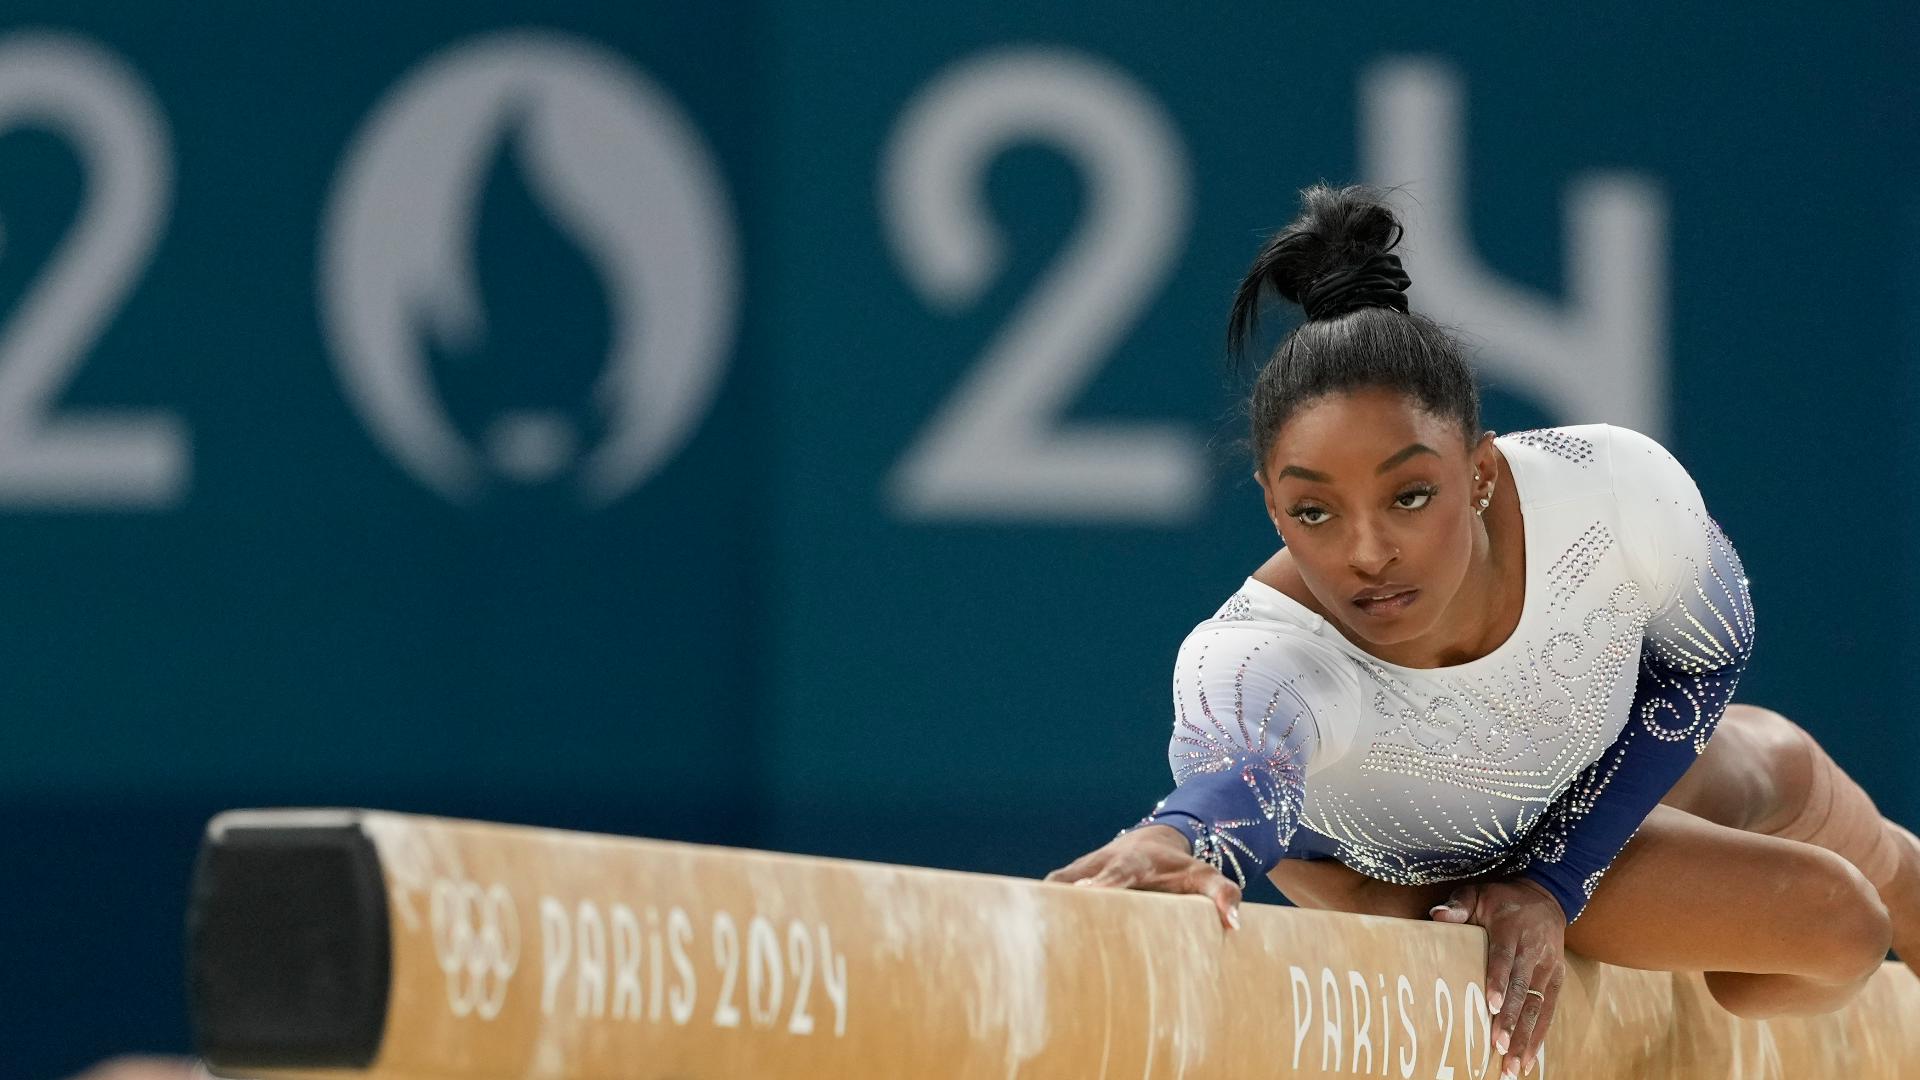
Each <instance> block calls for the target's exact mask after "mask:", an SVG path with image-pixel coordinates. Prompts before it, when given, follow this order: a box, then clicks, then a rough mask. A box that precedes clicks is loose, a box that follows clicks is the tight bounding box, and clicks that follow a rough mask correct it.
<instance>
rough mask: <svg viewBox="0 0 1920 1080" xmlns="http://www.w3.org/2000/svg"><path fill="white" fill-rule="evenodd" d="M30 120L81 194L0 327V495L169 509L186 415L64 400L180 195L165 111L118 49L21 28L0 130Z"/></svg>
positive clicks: (179, 471)
mask: <svg viewBox="0 0 1920 1080" xmlns="http://www.w3.org/2000/svg"><path fill="white" fill-rule="evenodd" d="M25 127H40V128H44V129H47V130H50V131H52V132H53V133H54V134H56V135H58V136H59V137H60V138H61V139H62V140H63V141H64V142H65V143H66V144H67V145H68V146H69V147H70V148H71V149H72V150H73V152H74V154H75V155H76V156H78V158H79V159H80V167H81V170H82V172H83V174H84V176H85V178H86V180H85V182H86V190H85V194H84V196H83V198H82V201H81V204H80V211H79V214H78V216H77V217H76V219H75V221H74V223H73V227H72V228H71V229H70V230H68V232H67V234H66V235H65V236H64V237H62V238H61V240H60V246H59V247H57V248H56V249H55V250H54V252H53V255H52V256H51V257H50V258H49V259H48V261H47V265H46V267H45V268H44V269H43V270H41V271H40V272H39V274H38V275H37V276H36V277H35V279H34V281H33V283H32V284H31V285H30V286H29V287H28V289H27V292H26V295H25V296H24V297H23V298H22V299H21V301H20V303H19V306H18V308H16V309H15V311H14V312H13V314H12V316H11V317H10V318H8V319H7V321H6V324H5V326H4V328H3V329H0V505H15V506H35V507H41V508H49V509H55V508H57V509H73V508H82V507H84V508H89V509H108V510H127V509H139V510H153V509H165V508H168V507H171V506H174V505H176V504H177V503H178V502H179V501H180V499H181V497H182V495H183V494H184V492H185V490H186V486H187V478H188V468H189V465H190V451H189V446H188V431H187V426H186V424H185V423H184V422H183V421H182V420H181V419H180V417H179V416H177V415H175V414H173V413H167V412H159V411H155V410H140V411H134V410H131V409H88V410H85V411H77V410H70V409H60V408H57V407H56V403H57V399H58V397H59V395H60V393H61V391H63V390H65V389H66V387H67V385H68V384H69V383H71V382H72V381H73V378H74V376H75V375H77V374H79V369H80V364H81V362H82V361H84V360H85V359H86V358H87V354H88V353H89V351H90V350H92V348H93V346H94V344H95V343H96V342H97V341H98V340H99V338H100V335H101V333H102V332H104V331H105V330H106V328H107V326H108V325H109V324H110V323H111V322H112V321H113V317H114V315H115V314H116V313H117V312H118V311H119V307H120V304H121V303H122V302H123V301H124V300H125V299H126V296H127V294H128V292H130V291H131V290H132V288H133V286H134V284H135V282H136V281H137V280H138V279H139V276H140V274H141V272H142V271H143V270H144V269H145V268H146V265H147V260H148V258H149V257H150V256H151V255H152V254H153V248H154V244H155V243H156V242H157V241H158V240H159V237H160V231H161V226H162V225H163V224H164V223H165V220H166V216H167V207H168V203H169V201H170V199H171V197H172V192H173V163H172V159H171V154H170V151H169V149H168V145H167V124H166V119H165V117H164V116H162V115H161V111H160V106H159V103H158V102H156V101H155V100H154V96H153V93H152V91H151V90H149V89H148V88H147V85H146V83H145V82H143V81H142V80H141V79H140V77H139V75H137V74H136V73H135V72H134V71H133V70H132V69H130V68H128V67H127V66H126V65H125V64H124V63H122V62H121V61H120V59H119V58H118V57H115V56H113V55H112V54H110V53H107V52H105V51H104V50H102V49H100V48H99V47H98V46H95V45H93V44H91V43H89V42H86V41H83V40H81V39H78V38H73V37H67V36H65V35H57V34H38V33H35V34H15V35H12V36H9V37H7V38H5V39H0V133H4V132H8V131H13V130H15V129H18V128H25ZM0 243H4V233H0Z"/></svg>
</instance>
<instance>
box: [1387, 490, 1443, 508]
mask: <svg viewBox="0 0 1920 1080" xmlns="http://www.w3.org/2000/svg"><path fill="white" fill-rule="evenodd" d="M1432 498H1433V489H1432V488H1430V487H1417V488H1413V489H1411V490H1408V491H1403V492H1401V493H1400V496H1399V498H1396V499H1394V500H1393V505H1395V506H1397V507H1399V508H1400V509H1402V510H1418V509H1420V508H1421V507H1423V506H1425V505H1427V503H1428V501H1429V500H1431V499H1432Z"/></svg>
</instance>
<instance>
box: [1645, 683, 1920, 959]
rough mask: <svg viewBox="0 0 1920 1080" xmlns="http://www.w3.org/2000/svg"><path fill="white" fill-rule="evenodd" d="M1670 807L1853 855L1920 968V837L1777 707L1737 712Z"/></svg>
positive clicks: (1732, 709) (1904, 952)
mask: <svg viewBox="0 0 1920 1080" xmlns="http://www.w3.org/2000/svg"><path fill="white" fill-rule="evenodd" d="M1661 801H1662V802H1665V803H1667V804H1668V805H1670V806H1676V807H1679V808H1680V809H1682V810H1686V811H1687V812H1689V813H1692V814H1695V815H1697V816H1699V817H1703V818H1706V819H1707V820H1708V821H1712V822H1715V823H1717V824H1721V825H1729V826H1732V827H1733V828H1737V829H1745V830H1748V831H1750V832H1758V833H1765V834H1767V835H1769V836H1778V837H1781V838H1783V839H1787V840H1798V841H1800V842H1802V843H1808V844H1813V845H1815V846H1818V847H1823V848H1826V849H1827V850H1828V851H1832V852H1834V853H1836V854H1838V855H1840V856H1841V857H1843V858H1845V859H1846V860H1847V861H1848V862H1850V863H1852V864H1853V865H1854V866H1855V867H1858V868H1859V870H1860V872H1861V873H1862V874H1864V875H1866V878H1867V880H1868V881H1870V882H1872V883H1873V887H1874V890H1875V891H1876V892H1878V893H1879V894H1880V899H1881V902H1883V903H1884V904H1886V906H1887V913H1888V915H1889V917H1890V918H1891V919H1892V922H1893V948H1894V951H1895V952H1896V953H1898V954H1899V956H1900V959H1901V960H1903V961H1905V962H1906V963H1907V965H1908V966H1909V967H1912V968H1915V970H1916V971H1920V840H1916V839H1915V838H1914V835H1913V834H1912V833H1911V832H1908V831H1907V830H1906V829H1904V828H1902V827H1901V826H1900V825H1898V824H1896V823H1894V822H1892V821H1889V820H1887V819H1885V818H1883V817H1881V816H1880V811H1879V809H1878V808H1877V807H1875V806H1874V804H1873V800H1872V799H1871V798H1870V797H1868V795H1867V793H1866V792H1865V791H1863V790H1862V789H1861V787H1860V785H1859V784H1856V783H1854V781H1853V778H1852V777H1850V776H1848V775H1847V774H1846V773H1845V772H1843V771H1842V770H1841V769H1840V766H1839V765H1837V764H1835V763H1834V760H1833V759H1832V758H1831V757H1829V756H1828V755H1827V752H1826V751H1825V750H1823V749H1821V748H1820V745H1819V744H1818V743H1816V742H1815V741H1814V740H1813V737H1812V736H1811V735H1808V734H1807V733H1806V731H1805V730H1803V729H1802V728H1801V727H1800V726H1799V725H1798V724H1795V723H1793V722H1792V721H1791V720H1788V719H1787V718H1786V717H1784V716H1781V715H1780V714H1779V713H1776V712H1773V711H1771V710H1769V709H1760V708H1755V707H1754V706H1751V705H1732V706H1729V707H1728V709H1727V712H1726V715H1725V717H1724V718H1722V720H1721V722H1720V729H1719V730H1718V731H1717V732H1715V733H1714V737H1713V741H1711V742H1710V743H1708V744H1707V752H1706V753H1705V754H1703V755H1701V758H1700V760H1699V761H1698V762H1697V763H1696V764H1695V766H1694V767H1693V768H1692V769H1689V770H1688V771H1687V774H1686V775H1685V776H1684V777H1682V778H1681V780H1680V782H1679V783H1678V784H1676V785H1674V788H1673V790H1672V791H1671V792H1669V793H1668V795H1667V797H1666V798H1665V799H1663V800H1661Z"/></svg>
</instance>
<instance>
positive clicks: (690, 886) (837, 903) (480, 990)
mask: <svg viewBox="0 0 1920 1080" xmlns="http://www.w3.org/2000/svg"><path fill="white" fill-rule="evenodd" d="M1241 926H1242V928H1241V929H1240V930H1239V931H1237V932H1232V933H1229V932H1227V931H1224V930H1222V929H1221V927H1220V925H1219V921H1218V918H1217V917H1216V915H1215V914H1214V910H1213V907H1212V905H1211V903H1210V902H1209V901H1207V900H1205V899H1203V898H1200V897H1194V896H1166V895H1159V894H1152V893H1139V892H1121V891H1116V890H1105V889H1084V888H1073V887H1069V886H1062V885H1047V884H1043V883H1040V882H1034V881H1024V880H1017V879H1012V878H1003V877H994V876H989V875H982V874H966V873H957V872H949V871H939V870H922V869H912V868H906V867H895V866H883V865H877V864H869V863H859V862H848V861H842V860H835V859H819V858H806V857H801V856H793V855H778V854H769V853H765V852H757V851H737V850H731V849H726V848H716V847H704V846H698V845H693V844H679V843H668V842H663V841H656V840H636V839H626V838H619V837H610V836H597V835H591V834H584V833H571V832H560V831H555V830H549V829H537V828H526V827H519V826H510V825H493V824H482V823H478V822H465V821H451V820H445V819H438V818H425V817H412V816H405V815H399V814H388V813H379V812H371V811H358V810H260V811H236V812H232V813H227V814H222V815H220V816H219V817H217V818H215V819H214V820H213V821H212V822H211V824H210V825H209V826H208V829H207V836H206V840H205V843H204V845H203V847H202V849H201V853H200V858H199V863H198V865H197V867H196V870H195V875H194V885H193V899H192V906H191V911H190V914H189V926H188V954H189V956H188V965H189V984H190V991H191V997H192V1010H193V1020H194V1025H195V1028H196V1031H197V1037H198V1042H199V1049H200V1052H201V1054H202V1055H203V1056H204V1057H205V1059H206V1061H207V1063H208V1066H209V1068H210V1069H212V1070H213V1071H214V1072H215V1073H217V1074H219V1075H224V1076H245V1077H259V1078H262V1080H274V1078H280V1077H288V1078H292V1077H334V1078H335V1080H341V1078H342V1076H343V1074H342V1073H341V1072H340V1071H339V1070H355V1071H354V1072H351V1073H348V1074H345V1075H346V1076H348V1077H351V1078H353V1080H360V1078H366V1080H487V1078H496V1077H497V1078H501V1080H506V1078H509V1077H511V1078H516V1080H517V1078H554V1080H560V1078H565V1080H602V1078H606V1080H613V1078H620V1080H638V1078H645V1077H661V1078H666V1077H675V1078H701V1077H715V1078H721V1077H724V1078H736V1077H761V1076H784V1077H835V1078H838V1077H847V1076H874V1077H882V1078H892V1077H937V1078H970V1077H1014V1076H1028V1077H1073V1078H1079V1077H1168V1078H1173V1077H1182V1076H1192V1077H1196V1078H1200V1077H1206V1078H1234V1077H1272V1076H1276V1075H1278V1076H1298V1077H1332V1076H1338V1077H1351V1076H1355V1075H1360V1076H1374V1077H1399V1078H1401V1080H1408V1078H1412V1077H1419V1078H1420V1080H1489V1078H1492V1077H1496V1076H1497V1075H1498V1074H1499V1059H1498V1056H1497V1055H1495V1054H1494V1053H1493V1051H1492V1046H1491V1042H1490V1039H1489V1037H1488V1036H1489V1020H1490V1018H1489V1016H1488V1014H1487V1009H1486V997H1485V994H1484V991H1483V989H1482V987H1481V985H1480V982H1479V980H1480V977H1481V975H1482V974H1483V972H1484V963H1485V960H1484V953H1485V948H1486V945H1485V937H1484V936H1483V934H1482V932H1481V931H1480V930H1479V929H1478V928H1475V927H1466V926H1450V925H1439V924H1431V923H1420V922H1413V921H1408V920H1399V919H1382V918H1372V917H1368V916H1359V915H1343V914H1333V913H1326V912H1314V911H1302V910H1295V909H1290V908H1282V907H1277V906H1267V905H1254V904H1248V905H1246V906H1244V907H1243V908H1242V910H1241ZM1571 966H1572V971H1571V973H1570V974H1569V977H1568V979H1567V982H1566V985H1565V989H1564V991H1563V996H1562V1000H1561V1004H1560V1008H1559V1015H1558V1017H1557V1019H1556V1020H1555V1021H1554V1025H1553V1028H1552V1031H1551V1032H1550V1034H1549V1037H1548V1040H1547V1045H1546V1048H1545V1052H1544V1054H1543V1057H1542V1060H1541V1063H1540V1065H1539V1066H1538V1068H1537V1069H1536V1073H1535V1075H1537V1076H1543V1077H1559V1078H1569V1080H1572V1078H1580V1080H1587V1078H1593V1080H1602V1078H1611V1077H1619V1078H1622V1080H1627V1078H1632V1080H1644V1078H1649V1077H1674V1078H1682V1080H1684V1078H1698V1077H1729V1076H1731V1077H1741V1078H1743V1080H1759V1078H1765V1077H1781V1078H1788V1077H1792V1078H1804V1077H1827V1076H1834V1077H1838V1076H1846V1077H1852V1078H1870V1077H1884V1078H1887V1080H1893V1078H1896V1077H1903V1076H1904V1077H1914V1076H1920V1023H1916V1019H1920V980H1916V979H1915V978H1914V977H1913V976H1912V975H1911V974H1910V973H1909V972H1908V971H1907V970H1906V969H1905V968H1904V967H1901V966H1897V965H1893V964H1888V965H1887V966H1886V967H1885V968H1884V969H1883V970H1882V971H1881V972H1880V973H1879V974H1878V975H1876V976H1875V977H1874V979H1873V980H1872V981H1871V983H1870V984H1869V985H1868V987H1867V989H1866V990H1865V991H1864V992H1863V993H1862V994H1861V995H1860V997H1859V998H1857V999H1856V1000H1855V1001H1854V1002H1853V1003H1852V1004H1850V1005H1849V1006H1848V1007H1847V1008H1845V1009H1843V1010H1841V1011H1839V1012H1837V1013H1833V1014H1830V1015H1825V1016H1815V1017H1796V1018H1791V1019H1776V1020H1771V1021H1750V1020H1741V1019H1738V1018H1736V1017H1733V1016H1731V1015H1729V1014H1728V1013H1726V1012H1724V1011H1723V1010H1721V1009H1720V1008H1719V1006H1717V1005H1716V1004H1715V1003H1714V1002H1713V1000H1712V998H1710V997H1709V996H1708V995H1707V992H1706V989H1705V987H1704V985H1703V984H1702V981H1701V979H1700V977H1699V976H1698V975H1672V974H1663V973H1655V972H1645V971H1630V970H1626V969H1622V968H1612V967H1607V966H1604V965H1600V964H1595V963H1593V962H1592V961H1588V960H1585V959H1583V958H1578V957H1575V958H1573V959H1572V962H1571Z"/></svg>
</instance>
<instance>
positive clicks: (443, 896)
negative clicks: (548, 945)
mask: <svg viewBox="0 0 1920 1080" xmlns="http://www.w3.org/2000/svg"><path fill="white" fill-rule="evenodd" d="M431 918H432V923H433V948H434V953H435V954H436V956H437V957H438V958H439V961H440V970H441V971H443V972H445V973H446V976H447V1003H448V1005H450V1006H451V1007H452V1008H453V1015H455V1016H459V1017H465V1016H468V1015H478V1016H479V1017H480V1019H482V1020H491V1019H493V1018H494V1017H496V1016H499V1015H500V1007H501V1006H502V1005H505V1004H506V1001H507V984H508V982H509V980H511V979H512V978H513V973H514V971H515V970H517V969H518V968H519V966H520V914H519V912H518V911H517V910H516V909H515V908H514V904H513V894H512V893H509V892H508V891H507V890H506V888H505V887H504V886H502V885H498V884H496V885H492V886H490V887H488V888H487V889H485V890H482V889H481V888H480V886H478V885H476V884H474V883H473V882H471V881H449V880H447V879H445V878H441V879H439V880H437V881H435V882H434V883H433V905H432V916H431Z"/></svg>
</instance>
